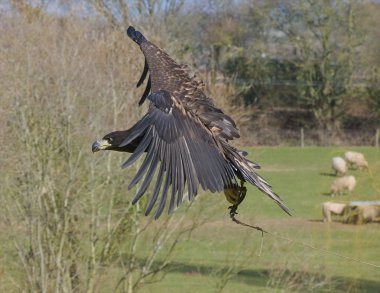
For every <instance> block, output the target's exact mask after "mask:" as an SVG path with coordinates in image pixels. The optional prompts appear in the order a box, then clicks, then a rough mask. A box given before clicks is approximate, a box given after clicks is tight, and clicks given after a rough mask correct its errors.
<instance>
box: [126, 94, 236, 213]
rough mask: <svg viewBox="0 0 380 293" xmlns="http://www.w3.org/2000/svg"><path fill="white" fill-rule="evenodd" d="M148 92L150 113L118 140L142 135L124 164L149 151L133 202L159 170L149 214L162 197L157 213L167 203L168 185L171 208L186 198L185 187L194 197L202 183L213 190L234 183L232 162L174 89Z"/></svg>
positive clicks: (215, 190) (205, 188)
mask: <svg viewBox="0 0 380 293" xmlns="http://www.w3.org/2000/svg"><path fill="white" fill-rule="evenodd" d="M147 98H148V99H149V100H150V101H151V104H150V107H149V111H148V113H147V114H146V115H145V116H144V117H143V118H142V119H141V120H140V121H139V122H137V124H136V125H135V126H133V127H132V128H131V129H130V133H129V137H128V138H127V139H126V140H124V141H123V142H122V143H121V144H120V145H119V147H123V146H126V145H128V144H129V143H130V142H132V141H133V140H134V139H135V138H136V137H140V136H142V135H143V138H142V140H141V142H140V144H139V146H138V147H137V148H136V150H135V151H134V153H133V154H132V155H131V156H130V157H129V159H128V160H127V161H126V162H125V163H124V164H123V167H124V168H126V167H128V166H130V165H131V164H132V163H133V162H135V161H136V160H137V159H138V158H139V157H140V156H141V155H142V154H144V152H146V156H145V158H144V161H143V163H142V165H141V167H140V169H139V170H138V172H137V174H136V176H135V177H134V178H133V179H132V181H131V183H130V185H129V186H128V188H129V189H130V188H132V187H133V186H135V185H136V184H137V183H138V182H140V181H141V180H143V181H142V183H141V186H140V188H139V190H138V191H137V194H136V197H135V198H134V200H133V203H136V202H137V201H138V200H139V199H140V198H141V197H142V196H143V194H144V193H145V192H146V191H147V188H148V187H149V185H150V183H151V182H152V179H153V177H154V176H155V175H156V176H157V179H156V183H155V185H154V188H153V191H152V196H151V198H150V201H149V203H148V206H147V208H146V211H145V214H146V215H147V214H149V213H150V211H151V210H152V208H153V207H154V205H155V203H156V202H157V200H158V199H159V197H160V199H159V203H158V207H157V210H156V213H155V218H156V219H157V218H158V217H159V216H160V215H161V213H162V211H163V209H164V207H165V204H166V201H167V197H168V194H169V191H170V205H169V213H170V212H171V211H172V210H173V209H174V207H175V204H176V205H177V206H178V205H179V204H180V203H181V202H182V199H183V195H184V192H185V189H187V192H188V198H189V200H191V199H192V198H193V197H194V196H196V195H197V193H198V190H199V186H201V187H202V189H204V190H210V191H211V192H219V191H222V190H223V189H224V188H225V187H229V186H232V184H233V183H234V182H235V174H234V169H233V168H234V167H233V165H232V164H231V163H230V162H229V161H228V160H226V159H225V157H224V154H223V153H222V152H221V151H220V149H219V148H218V145H217V143H216V141H215V139H214V137H213V135H212V134H211V132H210V131H209V130H208V129H207V128H205V127H204V126H203V125H202V123H201V122H200V121H199V120H197V119H194V117H190V116H189V115H190V113H186V112H185V111H184V109H181V108H180V106H179V105H178V104H177V103H175V102H174V101H175V100H174V98H172V96H171V95H170V93H168V92H166V91H158V92H156V93H152V94H150V95H149V96H148V97H147ZM157 170H158V171H157ZM143 178H144V179H143Z"/></svg>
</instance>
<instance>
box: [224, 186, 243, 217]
mask: <svg viewBox="0 0 380 293" xmlns="http://www.w3.org/2000/svg"><path fill="white" fill-rule="evenodd" d="M244 182H245V181H243V180H240V186H237V185H236V186H234V188H233V190H232V194H233V199H234V201H233V202H232V201H230V202H232V203H233V205H232V206H230V207H228V209H229V210H230V217H231V218H234V216H235V215H236V214H237V208H238V206H239V205H240V204H241V203H242V201H243V200H244V198H245V195H246V194H247V188H246V187H245V186H244ZM231 197H232V196H231Z"/></svg>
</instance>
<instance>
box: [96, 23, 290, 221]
mask: <svg viewBox="0 0 380 293" xmlns="http://www.w3.org/2000/svg"><path fill="white" fill-rule="evenodd" d="M127 34H128V36H129V37H130V38H131V39H132V40H134V41H135V42H136V43H137V44H138V45H139V46H140V49H141V51H142V52H143V54H144V56H145V65H144V70H143V73H142V75H141V78H140V80H139V81H138V83H137V86H140V85H142V84H143V82H144V80H145V79H146V77H147V75H148V73H149V78H148V82H147V85H146V89H145V92H144V94H143V96H142V97H141V99H140V102H139V104H140V105H141V104H142V103H144V101H145V100H146V99H148V100H149V101H150V104H149V110H148V112H147V113H146V114H145V115H144V117H143V118H142V119H141V120H140V121H138V122H137V123H136V124H135V125H134V126H133V127H132V128H130V129H128V130H125V131H116V132H111V133H109V134H107V135H105V136H104V137H103V139H102V140H100V141H96V142H94V144H93V146H92V149H93V151H98V150H114V151H123V152H130V153H132V155H131V156H130V157H129V159H128V160H127V161H126V162H125V163H124V164H123V166H122V167H123V168H127V167H128V166H130V165H131V164H132V163H134V162H135V161H136V160H137V159H138V158H139V157H140V156H141V155H143V154H144V153H146V156H145V158H144V160H143V163H142V165H141V167H140V169H139V170H138V172H137V174H136V175H135V177H134V178H133V179H132V181H131V183H130V185H129V186H128V188H132V187H133V186H135V185H136V184H137V183H138V182H141V185H140V188H139V190H138V191H137V194H136V197H135V198H134V200H133V201H132V202H133V203H136V202H137V201H138V200H139V199H140V198H141V197H142V196H143V194H144V193H145V192H146V190H147V188H148V187H149V185H150V184H151V183H152V179H153V177H154V175H155V174H156V176H157V178H156V183H155V184H154V187H153V191H152V195H151V198H150V201H149V203H148V206H147V208H146V211H145V214H146V215H147V214H149V213H150V211H151V210H152V208H153V207H154V205H155V204H156V203H157V201H158V207H157V209H156V213H155V218H156V219H157V218H158V217H159V216H160V215H161V213H162V211H163V210H164V207H165V205H166V202H167V201H169V209H168V211H169V213H170V212H172V211H173V209H174V208H175V206H178V205H180V204H181V202H182V199H183V195H184V194H185V191H187V195H188V198H189V200H191V199H192V198H193V197H195V196H196V195H197V194H198V193H199V191H200V187H201V188H202V189H203V190H209V191H211V192H220V191H223V190H224V191H225V195H226V197H227V199H228V201H229V202H231V203H233V206H232V207H231V213H232V214H233V213H235V212H236V208H237V206H238V205H239V204H240V202H241V201H242V200H243V199H244V196H245V193H246V188H245V187H244V186H243V184H244V182H246V181H247V182H249V183H251V184H253V185H255V186H256V187H257V188H258V189H259V190H261V191H262V192H264V193H266V194H267V195H268V196H269V197H271V198H272V199H273V200H274V201H275V202H276V203H277V204H278V205H279V206H280V207H281V208H282V209H283V210H284V211H285V212H286V213H288V214H289V210H288V209H287V207H286V206H285V205H284V204H283V203H282V201H281V199H280V198H279V197H278V196H277V195H276V194H275V193H274V192H273V191H272V189H271V186H270V185H269V184H268V183H267V182H266V181H265V180H264V179H263V178H261V177H260V176H259V175H257V174H256V173H255V171H254V169H258V168H259V165H257V164H255V163H253V162H251V161H249V160H248V159H246V157H245V156H246V153H244V152H241V151H238V150H236V149H235V148H234V147H232V146H231V145H230V144H229V143H228V141H229V140H233V139H235V138H239V137H240V135H239V131H238V129H237V128H236V124H235V122H234V121H233V120H232V119H231V117H229V116H228V115H226V114H224V113H223V111H222V110H220V109H218V108H217V107H215V105H214V103H213V101H212V100H211V99H210V98H208V97H207V96H206V95H205V94H204V91H203V85H202V83H201V82H200V81H198V80H197V79H195V78H194V77H191V76H190V75H189V74H188V71H187V70H186V68H185V67H184V66H180V65H178V64H177V63H176V62H175V61H174V60H173V59H172V58H170V57H169V56H168V55H167V54H166V53H165V52H164V51H162V50H161V49H159V48H158V47H157V46H155V45H154V44H152V43H150V42H149V41H148V40H146V39H145V37H144V36H143V35H142V34H141V33H140V32H138V31H136V30H135V29H134V28H133V27H129V28H128V30H127ZM157 169H158V171H157ZM239 181H240V183H241V184H239ZM168 196H169V199H167V197H168Z"/></svg>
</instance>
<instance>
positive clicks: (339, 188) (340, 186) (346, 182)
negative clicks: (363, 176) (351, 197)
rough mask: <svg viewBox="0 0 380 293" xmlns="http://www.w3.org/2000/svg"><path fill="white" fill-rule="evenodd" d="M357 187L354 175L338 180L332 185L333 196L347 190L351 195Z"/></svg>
mask: <svg viewBox="0 0 380 293" xmlns="http://www.w3.org/2000/svg"><path fill="white" fill-rule="evenodd" d="M355 186H356V179H355V177H354V176H352V175H350V176H343V177H340V178H337V179H335V180H334V182H333V183H332V184H331V188H330V192H331V196H335V195H337V194H342V193H343V192H344V191H345V190H347V191H348V193H349V194H351V192H352V191H353V190H354V188H355Z"/></svg>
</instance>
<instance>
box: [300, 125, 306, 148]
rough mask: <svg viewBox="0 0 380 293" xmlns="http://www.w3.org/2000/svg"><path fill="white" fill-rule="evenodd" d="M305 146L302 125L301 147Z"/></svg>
mask: <svg viewBox="0 0 380 293" xmlns="http://www.w3.org/2000/svg"><path fill="white" fill-rule="evenodd" d="M304 146H305V142H304V134H303V127H301V148H303V147H304Z"/></svg>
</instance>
